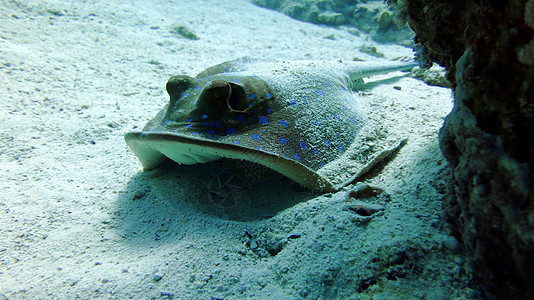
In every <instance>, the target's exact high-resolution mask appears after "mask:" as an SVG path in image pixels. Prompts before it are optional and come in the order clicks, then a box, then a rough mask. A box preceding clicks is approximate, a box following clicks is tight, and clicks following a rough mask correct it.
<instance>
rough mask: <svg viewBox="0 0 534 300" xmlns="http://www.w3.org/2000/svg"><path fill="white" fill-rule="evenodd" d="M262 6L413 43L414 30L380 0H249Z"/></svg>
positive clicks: (388, 39) (381, 38)
mask: <svg viewBox="0 0 534 300" xmlns="http://www.w3.org/2000/svg"><path fill="white" fill-rule="evenodd" d="M252 3H255V4H257V5H259V6H262V7H267V8H270V9H274V10H277V11H280V12H282V13H284V14H286V15H288V16H290V17H292V18H294V19H297V20H301V21H305V22H310V23H315V24H324V25H331V26H340V25H343V26H347V27H348V29H349V31H350V32H351V33H353V34H356V35H358V34H359V32H360V31H362V32H365V33H368V34H369V35H370V36H371V37H372V38H373V39H374V40H375V41H377V42H394V43H398V44H403V45H410V46H412V45H413V42H412V38H413V31H411V30H410V29H409V27H408V26H407V24H406V19H404V18H402V17H399V16H398V14H397V11H396V10H395V6H394V5H393V6H391V7H388V6H387V5H386V4H385V3H384V1H382V0H370V1H367V0H252Z"/></svg>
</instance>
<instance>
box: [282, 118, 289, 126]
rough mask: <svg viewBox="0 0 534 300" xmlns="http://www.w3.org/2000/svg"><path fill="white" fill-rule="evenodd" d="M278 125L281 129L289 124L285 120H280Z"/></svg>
mask: <svg viewBox="0 0 534 300" xmlns="http://www.w3.org/2000/svg"><path fill="white" fill-rule="evenodd" d="M280 125H282V127H288V126H289V123H288V122H287V121H286V120H280Z"/></svg>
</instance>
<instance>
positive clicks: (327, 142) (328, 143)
mask: <svg viewBox="0 0 534 300" xmlns="http://www.w3.org/2000/svg"><path fill="white" fill-rule="evenodd" d="M324 144H325V145H326V146H328V147H330V146H332V143H330V141H329V140H324Z"/></svg>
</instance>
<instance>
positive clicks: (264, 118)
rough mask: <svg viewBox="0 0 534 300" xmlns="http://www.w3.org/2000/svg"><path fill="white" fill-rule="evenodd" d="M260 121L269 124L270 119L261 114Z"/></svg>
mask: <svg viewBox="0 0 534 300" xmlns="http://www.w3.org/2000/svg"><path fill="white" fill-rule="evenodd" d="M260 123H261V124H262V125H267V124H269V120H267V118H266V117H264V116H260Z"/></svg>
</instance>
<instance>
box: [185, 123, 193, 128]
mask: <svg viewBox="0 0 534 300" xmlns="http://www.w3.org/2000/svg"><path fill="white" fill-rule="evenodd" d="M191 127H193V124H187V125H185V128H191Z"/></svg>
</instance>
